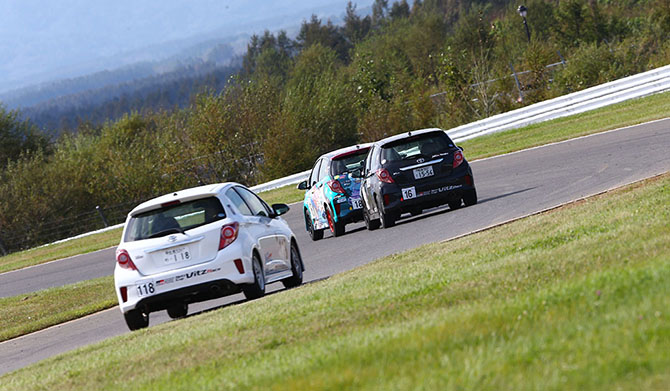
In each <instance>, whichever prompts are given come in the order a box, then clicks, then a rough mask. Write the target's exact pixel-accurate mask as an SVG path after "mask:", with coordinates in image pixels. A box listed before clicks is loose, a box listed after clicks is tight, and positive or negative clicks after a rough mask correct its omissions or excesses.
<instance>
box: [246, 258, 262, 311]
mask: <svg viewBox="0 0 670 391" xmlns="http://www.w3.org/2000/svg"><path fill="white" fill-rule="evenodd" d="M251 267H252V270H253V272H254V282H252V283H251V284H247V285H245V286H244V287H242V292H243V293H244V297H246V298H247V299H248V300H253V299H258V298H259V297H263V296H264V295H265V274H263V268H262V267H261V261H260V259H259V258H258V255H256V253H254V256H253V257H252V259H251Z"/></svg>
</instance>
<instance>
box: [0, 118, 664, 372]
mask: <svg viewBox="0 0 670 391" xmlns="http://www.w3.org/2000/svg"><path fill="white" fill-rule="evenodd" d="M467 152H468V151H467V150H465V156H466V157H467ZM472 166H473V171H474V177H475V184H476V186H477V191H478V194H479V203H478V204H477V205H475V206H472V207H469V208H461V209H458V210H455V211H450V210H449V209H448V208H447V207H446V206H445V207H443V208H438V209H434V210H431V211H427V212H425V213H424V214H422V215H420V216H417V217H412V218H404V219H402V220H400V221H399V222H398V225H397V226H395V227H393V228H390V229H379V230H376V231H366V230H365V226H364V225H363V224H362V223H358V224H352V225H349V226H347V232H346V234H345V235H344V236H342V237H340V238H334V237H332V236H330V234H329V233H326V236H325V238H324V239H323V240H320V241H318V242H312V241H311V240H310V239H309V237H308V236H307V233H306V232H305V230H304V220H303V217H302V211H301V209H300V205H299V204H296V205H293V206H292V209H291V211H290V212H289V213H288V214H287V215H286V217H285V218H286V220H287V221H288V222H289V224H290V225H291V227H292V228H293V230H294V232H295V233H296V235H297V236H298V244H299V245H300V249H301V252H302V255H303V259H304V261H305V266H306V270H305V281H306V282H313V281H318V280H320V279H323V278H327V277H329V276H331V275H333V274H335V273H340V272H343V271H346V270H350V269H352V268H355V267H357V266H360V265H363V264H366V263H368V262H370V261H373V260H375V259H378V258H380V257H383V256H385V255H389V254H393V253H397V252H400V251H404V250H407V249H410V248H414V247H417V246H419V245H421V244H425V243H431V242H435V241H441V240H445V239H450V238H454V237H456V236H460V235H463V234H466V233H469V232H472V231H476V230H479V229H482V228H486V227H489V226H491V225H496V224H499V223H502V222H505V221H509V220H511V219H515V218H519V217H522V216H526V215H529V214H532V213H536V212H538V211H542V210H545V209H548V208H552V207H555V206H557V205H561V204H563V203H566V202H570V201H573V200H576V199H580V198H583V197H587V196H590V195H594V194H598V193H601V192H603V191H606V190H610V189H613V188H617V187H620V186H623V185H626V184H629V183H632V182H635V181H638V180H641V179H644V178H648V177H652V176H655V175H658V174H662V173H665V172H668V171H670V119H665V120H661V121H655V122H651V123H647V124H642V125H637V126H633V127H629V128H624V129H619V130H616V131H610V132H606V133H600V134H597V135H593V136H588V137H583V138H579V139H575V140H569V141H566V142H561V143H556V144H551V145H547V146H543V147H538V148H533V149H529V150H525V151H521V152H516V153H512V154H508V155H504V156H499V157H495V158H489V159H483V160H479V161H476V162H474V163H472ZM113 268H114V249H107V250H101V251H98V252H95V253H91V254H86V255H82V256H77V257H72V258H69V259H66V260H62V261H56V262H51V263H49V264H45V265H40V266H35V267H31V268H27V269H24V270H20V271H15V272H9V273H4V274H1V275H0V297H7V296H15V295H20V294H26V293H28V292H32V291H35V290H39V289H44V288H47V287H50V286H59V285H65V284H70V283H73V282H76V281H80V280H86V279H91V278H97V277H102V276H106V275H110V274H111V273H112V270H113ZM282 289H283V287H282V285H281V284H273V285H270V286H269V287H268V290H269V291H275V292H276V291H281V290H282ZM242 301H243V296H242V295H235V296H230V297H228V298H224V299H220V300H215V301H210V302H207V303H201V304H199V305H193V306H191V307H190V308H189V316H191V315H192V314H196V313H198V312H201V311H204V310H208V309H212V308H219V307H221V306H226V305H230V304H235V303H239V302H242ZM169 320H170V319H169V318H168V316H167V314H166V313H165V311H162V312H159V313H152V314H151V325H156V324H159V323H163V322H166V321H169ZM127 332H128V329H127V327H126V325H125V322H124V321H123V317H122V316H121V313H120V312H119V310H118V308H112V309H109V310H106V311H102V312H100V313H97V314H94V315H90V316H87V317H85V318H82V319H78V320H75V321H72V322H69V323H65V324H62V325H58V326H54V327H51V328H49V329H46V330H43V331H39V332H36V333H33V334H30V335H27V336H24V337H20V338H16V339H13V340H10V341H6V342H3V343H1V344H0V374H2V373H6V372H9V371H13V370H16V369H18V368H22V367H24V366H26V365H29V364H31V363H34V362H37V361H39V360H42V359H44V358H47V357H50V356H53V355H56V354H59V353H62V352H66V351H68V350H71V349H74V348H77V347H80V346H85V345H88V344H91V343H95V342H98V341H102V340H104V339H106V338H109V337H113V336H116V335H120V334H124V333H127Z"/></svg>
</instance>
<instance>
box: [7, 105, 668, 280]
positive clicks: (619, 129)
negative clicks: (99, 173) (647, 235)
mask: <svg viewBox="0 0 670 391" xmlns="http://www.w3.org/2000/svg"><path fill="white" fill-rule="evenodd" d="M668 120H670V117H666V118H661V119H656V120H653V121H649V122H643V123H639V124H634V125H629V126H624V127H623V128H616V129H610V130H606V131H604V132H598V133H592V134H587V135H585V136H579V137H575V138H570V139H567V140H562V141H556V142H553V143H549V144H543V145H537V146H534V147H530V148H526V149H521V150H518V151H513V152H508V153H504V154H502V155H496V156H489V157H485V158H482V159H476V160H471V161H470V163H474V162H481V161H485V160H492V159H497V158H501V157H505V156H509V155H514V154H517V153H522V152H526V151H532V150H534V149H540V148H546V147H550V146H553V145H559V144H564V143H567V142H571V141H575V140H581V139H584V138H589V137H595V136H599V135H602V134H607V133H614V132H618V131H621V130H626V129H630V128H633V127H636V126H641V125H648V124H653V123H656V122H662V121H668ZM288 186H290V185H288ZM610 190H611V189H610ZM608 191H609V190H608ZM301 203H302V201H297V202H294V203H292V204H288V205H289V206H293V205H297V204H301ZM560 206H561V205H558V206H556V207H554V208H558V207H560ZM551 209H553V208H549V209H548V210H551ZM538 213H542V212H538ZM525 217H527V216H525ZM501 224H506V223H501ZM495 226H497V225H494V226H491V227H489V228H492V227H495ZM489 228H484V229H489ZM466 235H469V234H466ZM447 240H452V239H447ZM113 247H115V246H112V247H107V248H104V249H102V250H97V251H93V252H90V253H86V254H78V255H73V256H71V257H67V258H61V259H56V260H53V261H49V262H45V263H41V264H38V265H33V266H27V267H24V268H21V269H17V270H11V271H8V272H4V273H0V276H2V275H5V274H8V273H14V272H17V271H21V270H26V269H30V268H33V267H39V266H42V265H46V264H49V263H53V262H60V261H65V260H68V259H71V258H74V257H78V256H81V255H88V254H93V253H95V252H98V251H104V250H107V249H110V248H113Z"/></svg>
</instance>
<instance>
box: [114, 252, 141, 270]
mask: <svg viewBox="0 0 670 391" xmlns="http://www.w3.org/2000/svg"><path fill="white" fill-rule="evenodd" d="M116 262H117V263H118V264H119V266H121V268H123V269H128V270H137V266H135V264H134V263H133V260H132V259H130V254H128V251H126V250H124V249H117V250H116Z"/></svg>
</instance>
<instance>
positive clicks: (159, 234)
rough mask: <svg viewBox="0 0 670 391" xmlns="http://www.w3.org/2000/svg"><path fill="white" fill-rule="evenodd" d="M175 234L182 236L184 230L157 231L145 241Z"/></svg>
mask: <svg viewBox="0 0 670 391" xmlns="http://www.w3.org/2000/svg"><path fill="white" fill-rule="evenodd" d="M177 233H178V234H182V235H184V230H183V229H181V228H176V227H175V228H168V229H164V230H162V231H158V232H156V233H154V234H152V235H150V236H148V237H147V239H153V238H158V237H161V236H165V235H168V234H177Z"/></svg>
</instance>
